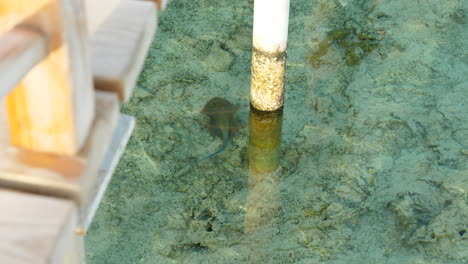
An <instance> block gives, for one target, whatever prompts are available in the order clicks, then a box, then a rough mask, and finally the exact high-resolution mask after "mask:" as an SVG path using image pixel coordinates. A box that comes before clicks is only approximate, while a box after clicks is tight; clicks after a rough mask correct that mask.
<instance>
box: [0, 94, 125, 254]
mask: <svg viewBox="0 0 468 264" xmlns="http://www.w3.org/2000/svg"><path fill="white" fill-rule="evenodd" d="M96 109H97V114H96V118H95V120H94V121H93V125H92V129H91V132H90V135H89V137H88V139H87V141H86V144H85V146H84V147H83V149H82V150H81V151H80V153H79V154H78V155H76V156H74V157H70V156H64V155H57V154H44V153H40V152H33V151H28V150H23V149H19V148H16V147H12V146H8V142H5V137H3V141H0V186H2V187H7V188H13V189H17V190H22V191H28V192H33V193H38V194H45V195H51V196H55V197H63V198H67V199H73V200H75V201H77V202H79V203H81V204H84V203H85V201H87V200H88V199H90V198H89V193H91V192H92V191H91V190H92V189H93V187H92V186H93V184H95V183H96V177H97V175H98V173H99V169H100V165H101V163H102V161H103V160H104V156H105V153H106V151H107V150H108V148H109V146H110V144H111V140H112V138H111V137H110V136H109V135H112V134H113V133H114V131H115V128H116V125H117V121H118V117H119V102H118V98H117V96H116V95H115V94H113V93H108V92H97V93H96ZM0 117H1V116H0ZM0 122H1V118H0ZM4 128H5V123H3V124H2V123H0V131H1V130H3V129H4ZM0 139H2V137H1V136H0ZM0 263H1V262H0Z"/></svg>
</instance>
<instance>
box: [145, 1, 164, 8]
mask: <svg viewBox="0 0 468 264" xmlns="http://www.w3.org/2000/svg"><path fill="white" fill-rule="evenodd" d="M145 1H146V0H145ZM148 1H151V2H153V3H155V4H156V7H157V8H158V10H164V9H166V7H167V1H168V0H148Z"/></svg>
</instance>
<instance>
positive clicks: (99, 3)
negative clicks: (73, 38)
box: [85, 0, 120, 36]
mask: <svg viewBox="0 0 468 264" xmlns="http://www.w3.org/2000/svg"><path fill="white" fill-rule="evenodd" d="M119 3H120V0H85V8H86V21H87V26H88V35H89V36H91V35H93V34H94V33H95V32H96V30H97V29H98V28H99V26H100V25H101V24H102V22H104V20H106V19H107V17H108V16H109V15H110V14H111V13H112V11H114V9H115V8H116V7H117V5H118V4H119Z"/></svg>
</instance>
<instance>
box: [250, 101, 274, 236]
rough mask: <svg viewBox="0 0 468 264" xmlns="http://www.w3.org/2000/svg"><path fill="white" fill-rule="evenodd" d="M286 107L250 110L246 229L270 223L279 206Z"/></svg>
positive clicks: (252, 230)
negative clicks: (278, 190) (283, 126)
mask: <svg viewBox="0 0 468 264" xmlns="http://www.w3.org/2000/svg"><path fill="white" fill-rule="evenodd" d="M282 123H283V108H282V107H281V108H280V109H279V110H276V111H272V112H263V111H259V110H257V109H255V108H253V107H252V106H251V107H250V113H249V146H248V152H249V179H248V195H247V206H246V214H245V222H244V224H245V232H246V233H252V232H254V231H255V230H257V228H259V227H261V226H264V225H265V224H268V223H269V222H270V220H271V219H272V218H273V217H275V215H276V214H277V212H278V209H279V202H278V201H277V197H276V196H277V186H276V185H277V184H278V180H279V176H280V172H281V166H280V154H281V129H282Z"/></svg>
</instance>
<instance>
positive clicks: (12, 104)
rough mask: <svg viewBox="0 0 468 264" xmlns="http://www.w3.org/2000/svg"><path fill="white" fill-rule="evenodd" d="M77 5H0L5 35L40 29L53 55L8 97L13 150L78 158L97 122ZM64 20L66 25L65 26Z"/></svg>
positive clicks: (65, 1)
mask: <svg viewBox="0 0 468 264" xmlns="http://www.w3.org/2000/svg"><path fill="white" fill-rule="evenodd" d="M78 3H79V1H74V0H35V1H28V0H15V1H10V0H0V34H2V33H5V32H7V31H9V30H10V29H12V28H13V27H15V26H18V25H22V26H29V27H35V28H37V29H38V30H40V31H42V32H44V34H45V35H46V36H48V38H47V39H48V40H49V43H48V44H49V45H48V46H49V51H50V53H49V55H48V56H47V57H46V58H45V59H44V60H43V61H41V62H40V63H39V64H38V65H36V66H35V67H34V68H33V69H32V70H31V71H30V72H29V73H28V74H27V75H26V76H25V77H24V79H23V80H22V81H21V83H19V84H18V86H17V87H16V88H15V89H14V90H13V91H12V92H11V93H10V94H9V95H8V96H7V109H8V117H9V122H10V125H9V128H10V134H11V141H12V143H13V144H14V145H16V146H19V147H22V148H26V149H30V150H35V151H43V152H50V153H57V154H65V155H73V154H75V153H77V152H78V150H79V149H80V148H81V146H82V145H83V143H84V142H85V139H86V136H87V134H88V131H89V127H90V126H91V122H92V120H93V116H94V103H93V100H94V99H93V97H94V92H93V86H92V82H91V75H90V72H89V62H88V56H87V52H86V47H87V46H86V45H85V36H86V24H85V23H84V20H83V19H82V15H83V8H82V7H81V6H80V5H79V4H78ZM62 18H66V20H64V21H62Z"/></svg>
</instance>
